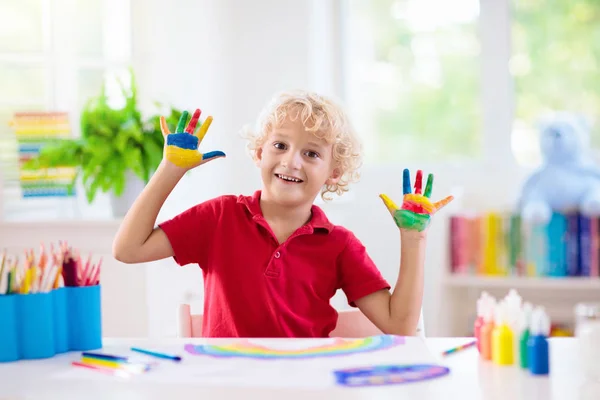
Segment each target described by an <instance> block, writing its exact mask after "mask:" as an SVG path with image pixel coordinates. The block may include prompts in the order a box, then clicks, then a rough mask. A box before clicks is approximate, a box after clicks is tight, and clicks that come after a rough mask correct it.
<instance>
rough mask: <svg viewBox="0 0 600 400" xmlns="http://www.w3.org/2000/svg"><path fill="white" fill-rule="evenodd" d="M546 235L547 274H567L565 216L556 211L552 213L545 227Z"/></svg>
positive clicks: (561, 275)
mask: <svg viewBox="0 0 600 400" xmlns="http://www.w3.org/2000/svg"><path fill="white" fill-rule="evenodd" d="M546 235H547V238H548V252H547V257H548V275H549V276H556V277H564V276H567V239H566V238H567V217H566V216H565V215H563V214H560V213H558V212H554V213H552V218H551V219H550V222H549V223H548V225H547V227H546Z"/></svg>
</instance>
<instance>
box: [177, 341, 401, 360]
mask: <svg viewBox="0 0 600 400" xmlns="http://www.w3.org/2000/svg"><path fill="white" fill-rule="evenodd" d="M402 344H404V337H402V336H393V335H379V336H370V337H367V338H361V339H342V338H336V339H333V340H332V341H330V343H327V344H324V345H320V346H315V347H309V348H301V349H277V348H269V347H266V346H261V345H257V344H254V343H252V342H251V341H250V340H242V341H237V342H234V343H228V344H222V345H193V344H186V345H185V347H184V349H185V351H186V352H188V353H190V354H195V355H207V356H213V357H225V358H227V357H241V358H257V359H302V358H314V357H335V356H344V355H348V354H356V353H365V352H371V351H378V350H385V349H389V348H391V347H394V346H398V345H402Z"/></svg>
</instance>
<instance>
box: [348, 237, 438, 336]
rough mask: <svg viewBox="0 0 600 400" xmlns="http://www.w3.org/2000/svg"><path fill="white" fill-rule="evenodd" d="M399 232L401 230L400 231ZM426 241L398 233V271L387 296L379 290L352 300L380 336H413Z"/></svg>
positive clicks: (417, 318) (418, 308)
mask: <svg viewBox="0 0 600 400" xmlns="http://www.w3.org/2000/svg"><path fill="white" fill-rule="evenodd" d="M401 232H403V231H401ZM425 247H426V240H425V237H424V236H420V235H419V236H417V237H415V235H411V234H410V232H407V233H401V243H400V272H399V273H398V279H397V281H396V285H395V287H394V291H393V292H392V293H391V294H390V292H389V291H388V290H379V291H377V292H374V293H371V294H369V295H366V296H364V297H362V298H360V299H357V300H356V301H355V304H356V306H357V307H358V308H359V309H360V310H361V311H362V313H363V314H365V316H366V317H367V318H369V320H371V322H373V324H374V325H375V326H377V328H379V329H380V330H381V331H382V332H383V333H385V334H390V335H400V336H414V335H415V333H416V330H417V326H418V324H419V318H420V316H421V305H422V299H423V273H424V264H425Z"/></svg>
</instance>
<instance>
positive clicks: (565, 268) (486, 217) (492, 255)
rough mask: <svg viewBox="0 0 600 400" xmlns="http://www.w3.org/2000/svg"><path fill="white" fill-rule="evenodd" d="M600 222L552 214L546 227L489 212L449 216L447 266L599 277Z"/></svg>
mask: <svg viewBox="0 0 600 400" xmlns="http://www.w3.org/2000/svg"><path fill="white" fill-rule="evenodd" d="M598 223H599V222H598V218H594V217H586V216H584V215H581V214H579V213H558V212H555V213H553V215H552V218H551V220H550V222H549V223H547V224H543V225H542V224H531V223H526V222H525V221H523V219H522V218H521V216H520V215H518V214H512V213H498V212H489V213H485V214H480V215H453V216H451V217H450V225H449V229H450V232H449V236H450V268H451V272H452V273H454V274H471V275H486V276H536V277H537V276H550V277H594V278H595V277H598V275H599V274H598V272H599V271H598V270H599V261H598V260H599V258H600V257H599V255H600V254H599V253H600V246H599V243H600V237H599V232H598Z"/></svg>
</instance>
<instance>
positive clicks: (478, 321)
mask: <svg viewBox="0 0 600 400" xmlns="http://www.w3.org/2000/svg"><path fill="white" fill-rule="evenodd" d="M487 296H488V294H487V293H486V292H483V293H481V296H480V297H479V299H477V306H476V308H477V317H476V318H475V322H474V323H473V336H475V340H476V341H477V350H479V353H480V354H481V327H482V326H483V324H484V320H483V308H484V307H485V301H486V300H487Z"/></svg>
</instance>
